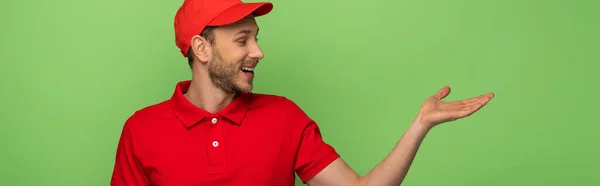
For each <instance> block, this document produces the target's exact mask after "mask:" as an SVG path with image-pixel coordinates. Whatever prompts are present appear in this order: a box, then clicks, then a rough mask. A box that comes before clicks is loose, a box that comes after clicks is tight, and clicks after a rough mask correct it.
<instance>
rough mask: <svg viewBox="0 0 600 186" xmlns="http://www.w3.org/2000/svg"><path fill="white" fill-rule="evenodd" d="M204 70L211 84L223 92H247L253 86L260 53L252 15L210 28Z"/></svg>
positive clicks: (256, 27)
mask: <svg viewBox="0 0 600 186" xmlns="http://www.w3.org/2000/svg"><path fill="white" fill-rule="evenodd" d="M213 34H214V39H215V43H214V45H211V46H210V47H208V48H210V55H208V56H209V57H208V60H207V63H206V65H207V69H208V75H209V77H210V79H211V81H212V83H213V84H214V85H215V86H216V87H217V88H219V89H221V90H223V91H225V92H227V93H239V92H243V93H247V92H250V91H251V90H252V88H253V79H254V68H255V67H256V65H257V64H258V61H259V60H260V59H262V57H263V53H262V51H261V49H260V47H259V46H258V43H257V40H258V39H257V35H258V26H257V24H256V22H255V19H254V18H253V17H247V18H245V19H243V20H241V21H238V22H236V23H234V24H231V25H227V26H223V27H218V28H216V29H215V30H213Z"/></svg>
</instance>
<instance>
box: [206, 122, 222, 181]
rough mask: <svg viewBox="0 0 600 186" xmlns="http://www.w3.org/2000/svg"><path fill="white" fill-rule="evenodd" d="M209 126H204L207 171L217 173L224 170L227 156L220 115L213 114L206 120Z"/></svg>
mask: <svg viewBox="0 0 600 186" xmlns="http://www.w3.org/2000/svg"><path fill="white" fill-rule="evenodd" d="M208 122H209V123H208V125H209V127H206V130H205V134H206V139H207V140H206V151H207V155H208V167H209V169H210V170H209V173H211V174H219V173H223V172H225V171H226V167H227V157H226V154H225V145H226V144H225V140H224V139H225V137H224V132H223V130H224V127H225V126H224V125H223V124H225V123H226V122H224V121H221V117H219V116H218V115H213V116H211V117H209V120H208Z"/></svg>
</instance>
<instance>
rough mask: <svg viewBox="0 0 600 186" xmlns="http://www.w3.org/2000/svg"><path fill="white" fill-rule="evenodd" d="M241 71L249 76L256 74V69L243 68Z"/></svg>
mask: <svg viewBox="0 0 600 186" xmlns="http://www.w3.org/2000/svg"><path fill="white" fill-rule="evenodd" d="M241 70H242V72H245V73H248V74H254V67H242V68H241Z"/></svg>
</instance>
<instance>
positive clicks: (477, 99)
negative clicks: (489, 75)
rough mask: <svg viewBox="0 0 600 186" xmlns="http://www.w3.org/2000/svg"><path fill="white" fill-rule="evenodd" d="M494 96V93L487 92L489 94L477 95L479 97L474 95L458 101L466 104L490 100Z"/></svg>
mask: <svg viewBox="0 0 600 186" xmlns="http://www.w3.org/2000/svg"><path fill="white" fill-rule="evenodd" d="M493 97H494V94H493V93H487V94H483V95H480V96H477V97H473V98H469V99H465V100H461V101H458V102H462V103H465V104H472V103H474V102H481V101H483V100H489V99H491V98H493Z"/></svg>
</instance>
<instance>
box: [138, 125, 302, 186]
mask: <svg viewBox="0 0 600 186" xmlns="http://www.w3.org/2000/svg"><path fill="white" fill-rule="evenodd" d="M159 131H160V130H159ZM162 131H163V133H156V134H153V135H149V136H147V137H146V138H144V139H146V140H149V141H150V143H147V144H153V145H152V146H147V147H145V149H144V150H143V151H140V152H141V153H143V154H142V157H143V158H141V162H140V163H141V164H142V166H143V167H144V169H145V172H146V174H147V176H148V177H149V179H150V180H151V181H152V182H153V183H154V184H155V185H181V186H187V185H214V186H219V185H293V184H294V169H293V167H294V158H295V152H296V149H297V144H298V142H297V141H299V139H294V138H295V137H294V135H293V134H292V131H291V130H290V128H289V127H288V126H286V125H285V124H284V123H279V122H278V121H269V120H265V119H262V120H257V121H252V120H250V121H246V122H244V123H242V124H241V125H238V124H234V123H232V122H229V121H227V120H226V119H225V118H219V117H216V118H207V119H205V120H203V122H201V123H198V124H197V125H196V126H194V127H193V128H190V129H186V130H177V129H175V130H173V129H165V130H162Z"/></svg>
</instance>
